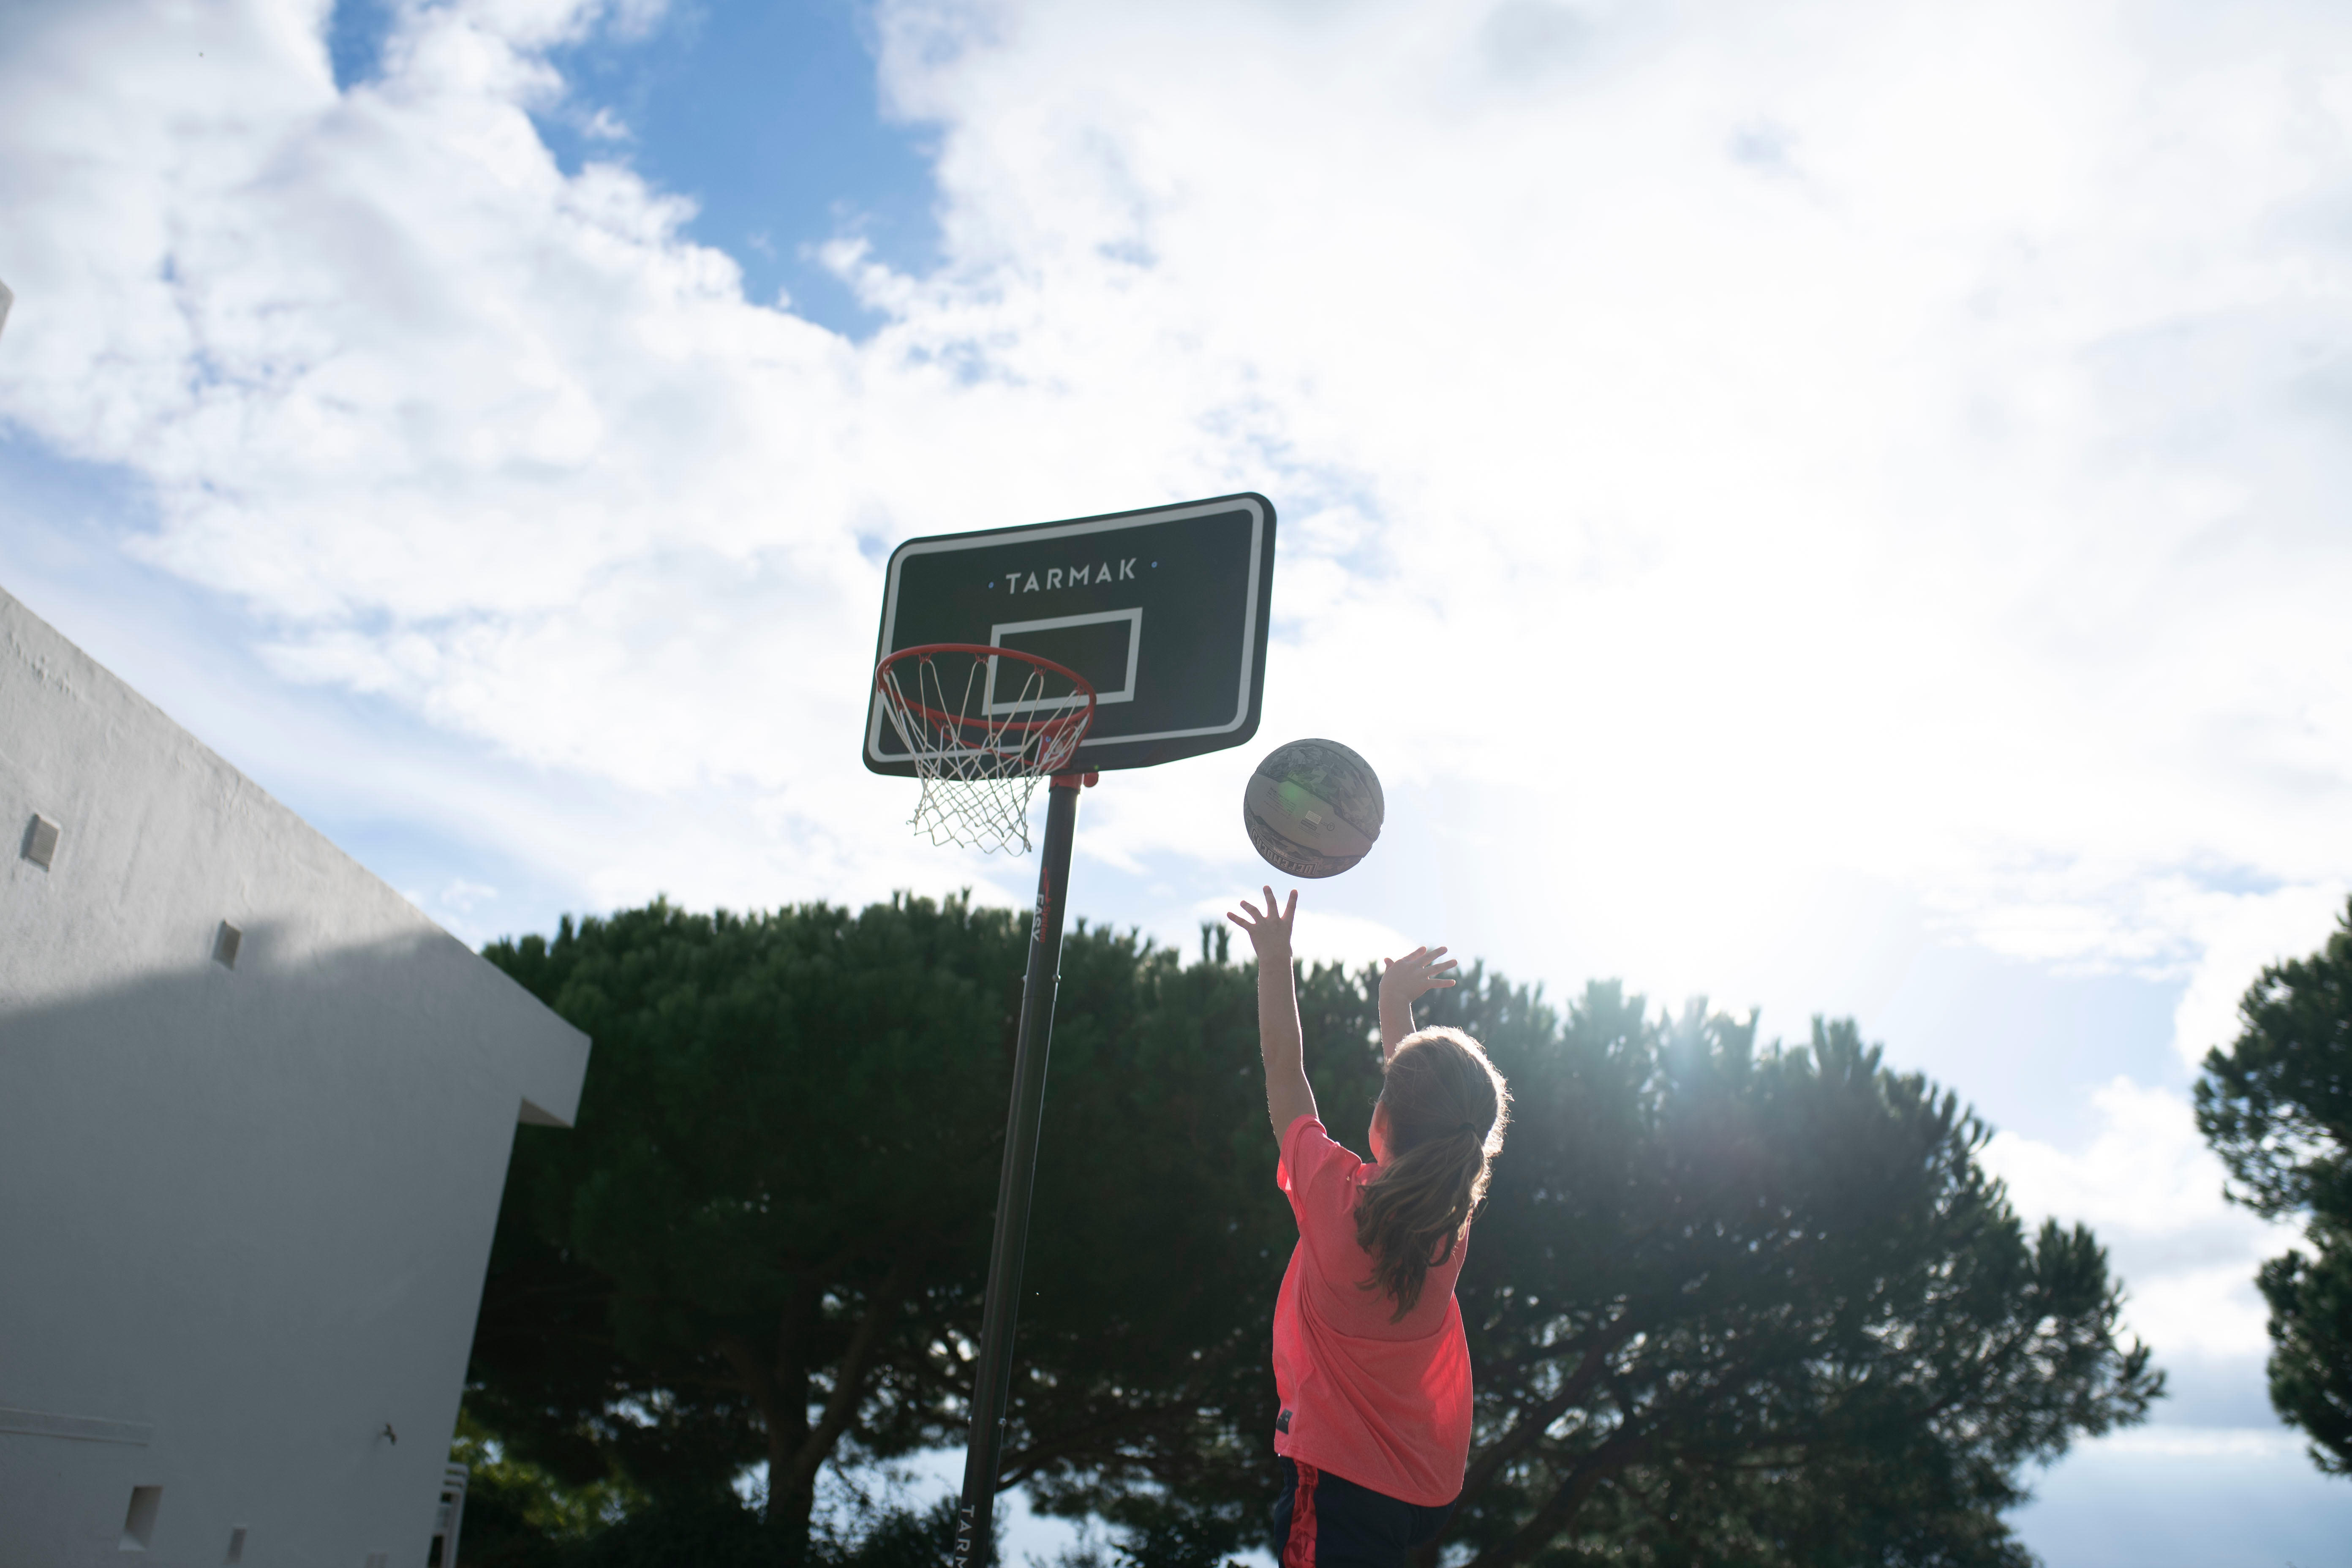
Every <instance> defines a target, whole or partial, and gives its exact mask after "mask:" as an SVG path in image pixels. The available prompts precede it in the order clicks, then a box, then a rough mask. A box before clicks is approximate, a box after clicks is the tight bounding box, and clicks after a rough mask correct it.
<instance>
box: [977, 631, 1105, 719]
mask: <svg viewBox="0 0 2352 1568" xmlns="http://www.w3.org/2000/svg"><path fill="white" fill-rule="evenodd" d="M1119 621H1124V622H1126V623H1127V669H1126V673H1125V676H1124V679H1122V680H1121V681H1120V683H1119V685H1118V688H1117V689H1114V690H1106V689H1104V688H1103V684H1102V682H1100V681H1096V682H1095V701H1096V703H1097V706H1099V705H1100V704H1102V703H1106V702H1132V701H1134V700H1135V666H1136V659H1137V658H1138V656H1139V652H1140V650H1141V649H1142V647H1143V609H1142V606H1141V605H1138V606H1136V607H1135V608H1134V609H1131V610H1097V611H1095V612H1094V613H1093V614H1091V615H1084V616H1051V617H1049V618H1047V619H1045V620H1042V621H1006V622H1003V623H1002V624H1000V625H997V626H991V627H990V628H989V629H988V642H989V646H990V647H1011V648H1017V649H1019V650H1020V651H1021V652H1023V653H1034V654H1037V655H1039V656H1041V657H1043V658H1054V652H1053V648H1052V647H1051V646H1050V644H1051V641H1052V639H1050V638H1047V639H1043V640H1044V641H1045V642H1046V644H1047V645H1048V646H1045V647H1025V646H1024V645H1023V644H1022V643H1019V642H1007V641H1006V640H1005V638H1006V637H1008V636H1014V637H1017V636H1019V635H1020V634H1022V633H1024V632H1026V633H1036V632H1055V631H1067V630H1071V629H1073V628H1076V627H1078V626H1110V625H1113V624H1114V623H1117V622H1119ZM998 662H999V661H998V660H996V659H990V660H989V661H988V711H989V712H990V713H992V714H996V713H1011V712H1014V711H1016V710H1019V711H1027V710H1034V709H1039V708H1076V707H1079V706H1082V705H1083V704H1084V703H1085V701H1086V699H1085V698H1083V697H1078V696H1076V695H1073V696H1069V697H1055V698H1049V699H1045V700H1040V701H1035V702H1023V701H1020V700H1018V699H1017V698H1016V699H1015V700H1013V701H1010V702H999V701H998V700H996V668H997V665H998ZM1064 662H1066V661H1064V660H1060V659H1055V663H1057V664H1058V663H1064ZM1072 668H1076V667H1075V666H1073V667H1072ZM1078 673H1079V674H1080V675H1086V674H1087V671H1086V670H1083V669H1080V670H1078Z"/></svg>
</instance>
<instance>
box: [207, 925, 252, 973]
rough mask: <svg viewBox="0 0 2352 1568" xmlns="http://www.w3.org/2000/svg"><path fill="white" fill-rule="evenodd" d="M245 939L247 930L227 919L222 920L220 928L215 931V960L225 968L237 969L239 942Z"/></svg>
mask: <svg viewBox="0 0 2352 1568" xmlns="http://www.w3.org/2000/svg"><path fill="white" fill-rule="evenodd" d="M243 941H245V932H243V931H239V930H237V929H236V927H235V926H233V925H231V924H229V923H228V921H221V923H220V930H218V931H215V932H214V933H213V962H214V963H217V964H219V965H220V966H221V967H222V968H223V969H235V968H236V949H237V944H238V943H240V942H243Z"/></svg>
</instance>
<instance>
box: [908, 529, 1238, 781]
mask: <svg viewBox="0 0 2352 1568" xmlns="http://www.w3.org/2000/svg"><path fill="white" fill-rule="evenodd" d="M1229 511H1245V512H1247V513H1249V514H1250V548H1249V585H1248V587H1247V589H1246V591H1245V592H1244V597H1243V600H1242V610H1243V615H1242V670H1241V683H1240V688H1239V689H1238V690H1237V691H1236V692H1235V694H1234V716H1233V717H1232V718H1231V719H1229V720H1227V721H1224V722H1223V723H1219V724H1203V725H1201V726H1199V727H1198V728H1195V729H1191V730H1159V731H1153V732H1151V733H1150V734H1145V735H1107V736H1103V737H1100V738H1099V739H1097V737H1096V736H1094V735H1091V734H1090V735H1088V736H1087V738H1086V739H1085V740H1083V741H1081V742H1078V749H1079V750H1080V751H1084V750H1085V749H1086V748H1087V747H1088V746H1092V745H1105V746H1126V745H1133V744H1137V743H1139V742H1144V741H1174V740H1181V739H1182V738H1184V737H1186V736H1189V735H1223V734H1229V733H1231V732H1232V731H1235V730H1238V729H1240V728H1241V727H1242V726H1243V725H1244V724H1245V723H1247V722H1249V693H1250V674H1251V672H1252V671H1253V670H1254V669H1255V668H1256V666H1257V591H1258V579H1259V577H1260V576H1261V575H1262V574H1263V572H1262V568H1263V565H1264V563H1265V507H1264V506H1262V505H1260V504H1259V503H1258V501H1257V500H1256V498H1255V497H1254V496H1226V497H1223V498H1221V499H1219V500H1211V501H1203V502H1202V503H1200V504H1199V505H1197V506H1177V507H1170V508H1168V509H1166V510H1159V509H1156V508H1144V509H1141V510H1136V511H1131V512H1120V513H1118V514H1117V515H1114V516H1111V517H1100V518H1093V519H1090V520H1087V521H1079V522H1066V523H1063V524H1061V525H1059V526H1058V527H1050V528H1019V527H1015V528H994V529H987V530H983V531H980V532H976V533H951V534H946V535H943V536H941V537H940V538H937V539H926V540H919V541H915V542H910V543H907V544H902V545H900V546H899V547H898V549H897V550H896V551H894V552H891V556H890V575H889V579H888V581H887V583H886V584H884V588H883V595H882V651H883V653H885V654H886V655H887V654H888V653H890V652H891V651H892V650H893V649H894V648H896V647H897V646H898V645H897V643H896V642H894V641H893V640H892V633H894V632H895V631H896V630H897V629H898V569H899V565H900V563H902V562H904V561H905V560H906V559H907V558H908V556H910V555H942V554H947V553H949V552H954V551H960V550H978V549H982V548H984V547H985V546H987V545H989V544H1002V543H1005V542H1007V540H1006V539H1005V537H1004V536H1005V535H1006V534H1014V533H1017V534H1020V535H1022V536H1023V537H1024V538H1025V539H1070V538H1076V537H1077V536H1079V535H1082V534H1088V533H1104V532H1108V531H1112V530H1114V529H1121V528H1142V527H1148V526H1150V524H1153V523H1160V522H1181V521H1184V520H1185V519H1186V518H1192V517H1216V516H1220V515H1222V514H1223V513H1225V512H1229ZM866 705H867V709H868V716H867V719H866V755H867V756H868V757H870V758H872V759H873V760H874V761H875V762H877V763H906V762H909V761H912V760H913V757H914V755H915V753H912V752H908V753H906V754H902V755H899V756H895V757H894V756H887V755H885V754H884V752H883V751H882V726H883V725H884V723H886V722H887V720H886V719H885V718H884V716H883V712H882V704H881V703H880V702H879V701H878V700H876V696H875V694H874V693H873V692H871V691H870V690H869V691H868V693H867V696H866ZM935 754H936V753H935Z"/></svg>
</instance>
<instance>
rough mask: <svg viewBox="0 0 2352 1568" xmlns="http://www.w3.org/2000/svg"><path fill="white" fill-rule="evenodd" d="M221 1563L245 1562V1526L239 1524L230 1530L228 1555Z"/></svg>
mask: <svg viewBox="0 0 2352 1568" xmlns="http://www.w3.org/2000/svg"><path fill="white" fill-rule="evenodd" d="M221 1561H222V1562H224V1563H242V1562H244V1561H245V1526H243V1525H241V1524H239V1525H235V1526H232V1527H231V1528H230V1530H229V1532H228V1555H227V1556H226V1557H224V1558H222V1559H221Z"/></svg>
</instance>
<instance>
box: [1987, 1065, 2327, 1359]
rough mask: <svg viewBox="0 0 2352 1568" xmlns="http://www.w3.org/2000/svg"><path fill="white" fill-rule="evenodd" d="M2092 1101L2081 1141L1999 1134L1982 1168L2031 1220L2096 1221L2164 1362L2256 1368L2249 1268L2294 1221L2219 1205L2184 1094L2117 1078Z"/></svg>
mask: <svg viewBox="0 0 2352 1568" xmlns="http://www.w3.org/2000/svg"><path fill="white" fill-rule="evenodd" d="M2091 1099H2092V1103H2093V1106H2094V1109H2095V1111H2096V1114H2097V1116H2098V1119H2099V1125H2098V1130H2097V1131H2096V1132H2095V1134H2094V1135H2093V1136H2092V1138H2091V1139H2090V1141H2089V1142H2088V1143H2087V1144H2085V1145H2084V1146H2083V1147H2081V1148H2079V1149H2073V1150H2066V1149H2060V1148H2057V1147H2055V1146H2053V1145H2052V1144H2049V1143H2044V1142H2037V1141H2036V1140H2034V1139H2031V1138H2026V1137H2021V1136H2020V1135H2019V1134H2017V1133H2015V1132H1999V1133H1996V1134H1994V1136H1993V1138H1992V1139H1991V1141H1990V1142H1989V1143H1988V1144H1987V1145H1986V1147H1985V1152H1984V1162H1985V1165H1986V1168H1987V1169H1989V1170H1990V1171H1991V1172H1992V1173H1994V1174H1996V1175H1998V1176H2000V1178H2001V1179H2002V1180H2003V1181H2004V1182H2006V1183H2007V1184H2009V1189H2010V1194H2011V1201H2012V1202H2013V1203H2014V1204H2015V1205H2016V1207H2017V1211H2018V1213H2019V1214H2020V1215H2021V1216H2023V1217H2024V1218H2025V1219H2026V1220H2027V1221H2028V1222H2029V1223H2039V1222H2040V1220H2041V1219H2042V1218H2043V1217H2045V1216H2047V1217H2053V1218H2055V1219H2057V1220H2058V1221H2059V1222H2060V1223H2061V1224H2066V1225H2072V1224H2075V1223H2083V1224H2087V1225H2089V1226H2091V1228H2092V1229H2093V1231H2094V1232H2095V1233H2096V1234H2097V1236H2098V1237H2099V1239H2100V1241H2101V1242H2102V1243H2103V1244H2104V1245H2105V1247H2107V1249H2108V1253H2109V1258H2110V1262H2111V1264H2112V1266H2113V1267H2114V1268H2115V1270H2116V1273H2118V1274H2119V1275H2121V1277H2122V1278H2123V1279H2124V1280H2125V1281H2126V1284H2127V1286H2128V1287H2129V1300H2130V1305H2129V1307H2128V1309H2127V1310H2126V1322H2127V1324H2128V1325H2129V1327H2130V1329H2131V1331H2133V1332H2135V1333H2137V1334H2138V1335H2139V1336H2140V1337H2141V1338H2142V1339H2144V1340H2146V1341H2147V1342H2148V1343H2149V1344H2150V1345H2152V1346H2153V1347H2155V1349H2156V1352H2157V1356H2158V1362H2159V1363H2161V1362H2162V1361H2163V1359H2164V1358H2165V1357H2166V1356H2167V1355H2175V1356H2177V1355H2181V1354H2187V1355H2191V1356H2198V1357H2208V1358H2219V1359H2223V1360H2238V1361H2242V1362H2252V1363H2259V1361H2260V1358H2261V1357H2263V1355H2265V1354H2266V1353H2268V1350H2269V1339H2268V1335H2267V1331H2265V1329H2264V1326H2263V1325H2264V1323H2265V1322H2266V1321H2267V1314H2266V1311H2265V1309H2264V1307H2263V1300H2262V1298H2261V1296H2260V1294H2259V1293H2257V1292H2256V1290H2255V1289H2254V1283H2253V1281H2254V1271H2255V1269H2256V1268H2258V1267H2259V1266H2260V1264H2261V1262H2262V1260H2263V1258H2265V1257H2268V1256H2270V1255H2271V1254H2273V1253H2276V1252H2280V1251H2283V1250H2284V1248H2285V1247H2286V1246H2287V1245H2288V1244H2289V1242H2290V1240H2291V1237H2290V1235H2289V1228H2285V1227H2279V1226H2271V1225H2267V1224H2265V1223H2264V1222H2263V1221H2262V1220H2259V1219H2257V1218H2255V1217H2254V1216H2253V1215H2251V1214H2249V1213H2247V1212H2246V1211H2245V1210H2243V1209H2241V1208H2237V1207H2234V1206H2232V1205H2230V1204H2228V1203H2227V1202H2225V1201H2224V1200H2223V1198H2222V1196H2221V1187H2222V1175H2223V1173H2222V1170H2221V1162H2220V1161H2219V1160H2218V1159H2216V1158H2215V1157H2214V1155H2213V1153H2212V1151H2211V1150H2210V1149H2209V1148H2207V1147H2206V1145H2205V1142H2204V1140H2203V1139H2202V1138H2201V1137H2200V1136H2199V1134H2198V1131H2197V1124H2196V1119H2195V1115H2194V1113H2193V1112H2192V1110H2191V1109H2190V1107H2189V1100H2188V1099H2187V1097H2186V1096H2184V1095H2181V1094H2179V1093H2177V1092H2175V1091H2173V1090H2171V1089H2158V1088H2150V1087H2147V1086H2145V1085H2141V1084H2137V1083H2135V1082H2133V1081H2132V1080H2131V1079H2127V1078H2118V1079H2114V1080H2113V1081H2112V1082H2109V1083H2107V1084H2105V1085H2104V1086H2102V1087H2101V1088H2099V1089H2095V1090H2094V1091H2093V1093H2092V1096H2091ZM2249 1370H2250V1371H2251V1368H2250V1369H2249Z"/></svg>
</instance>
